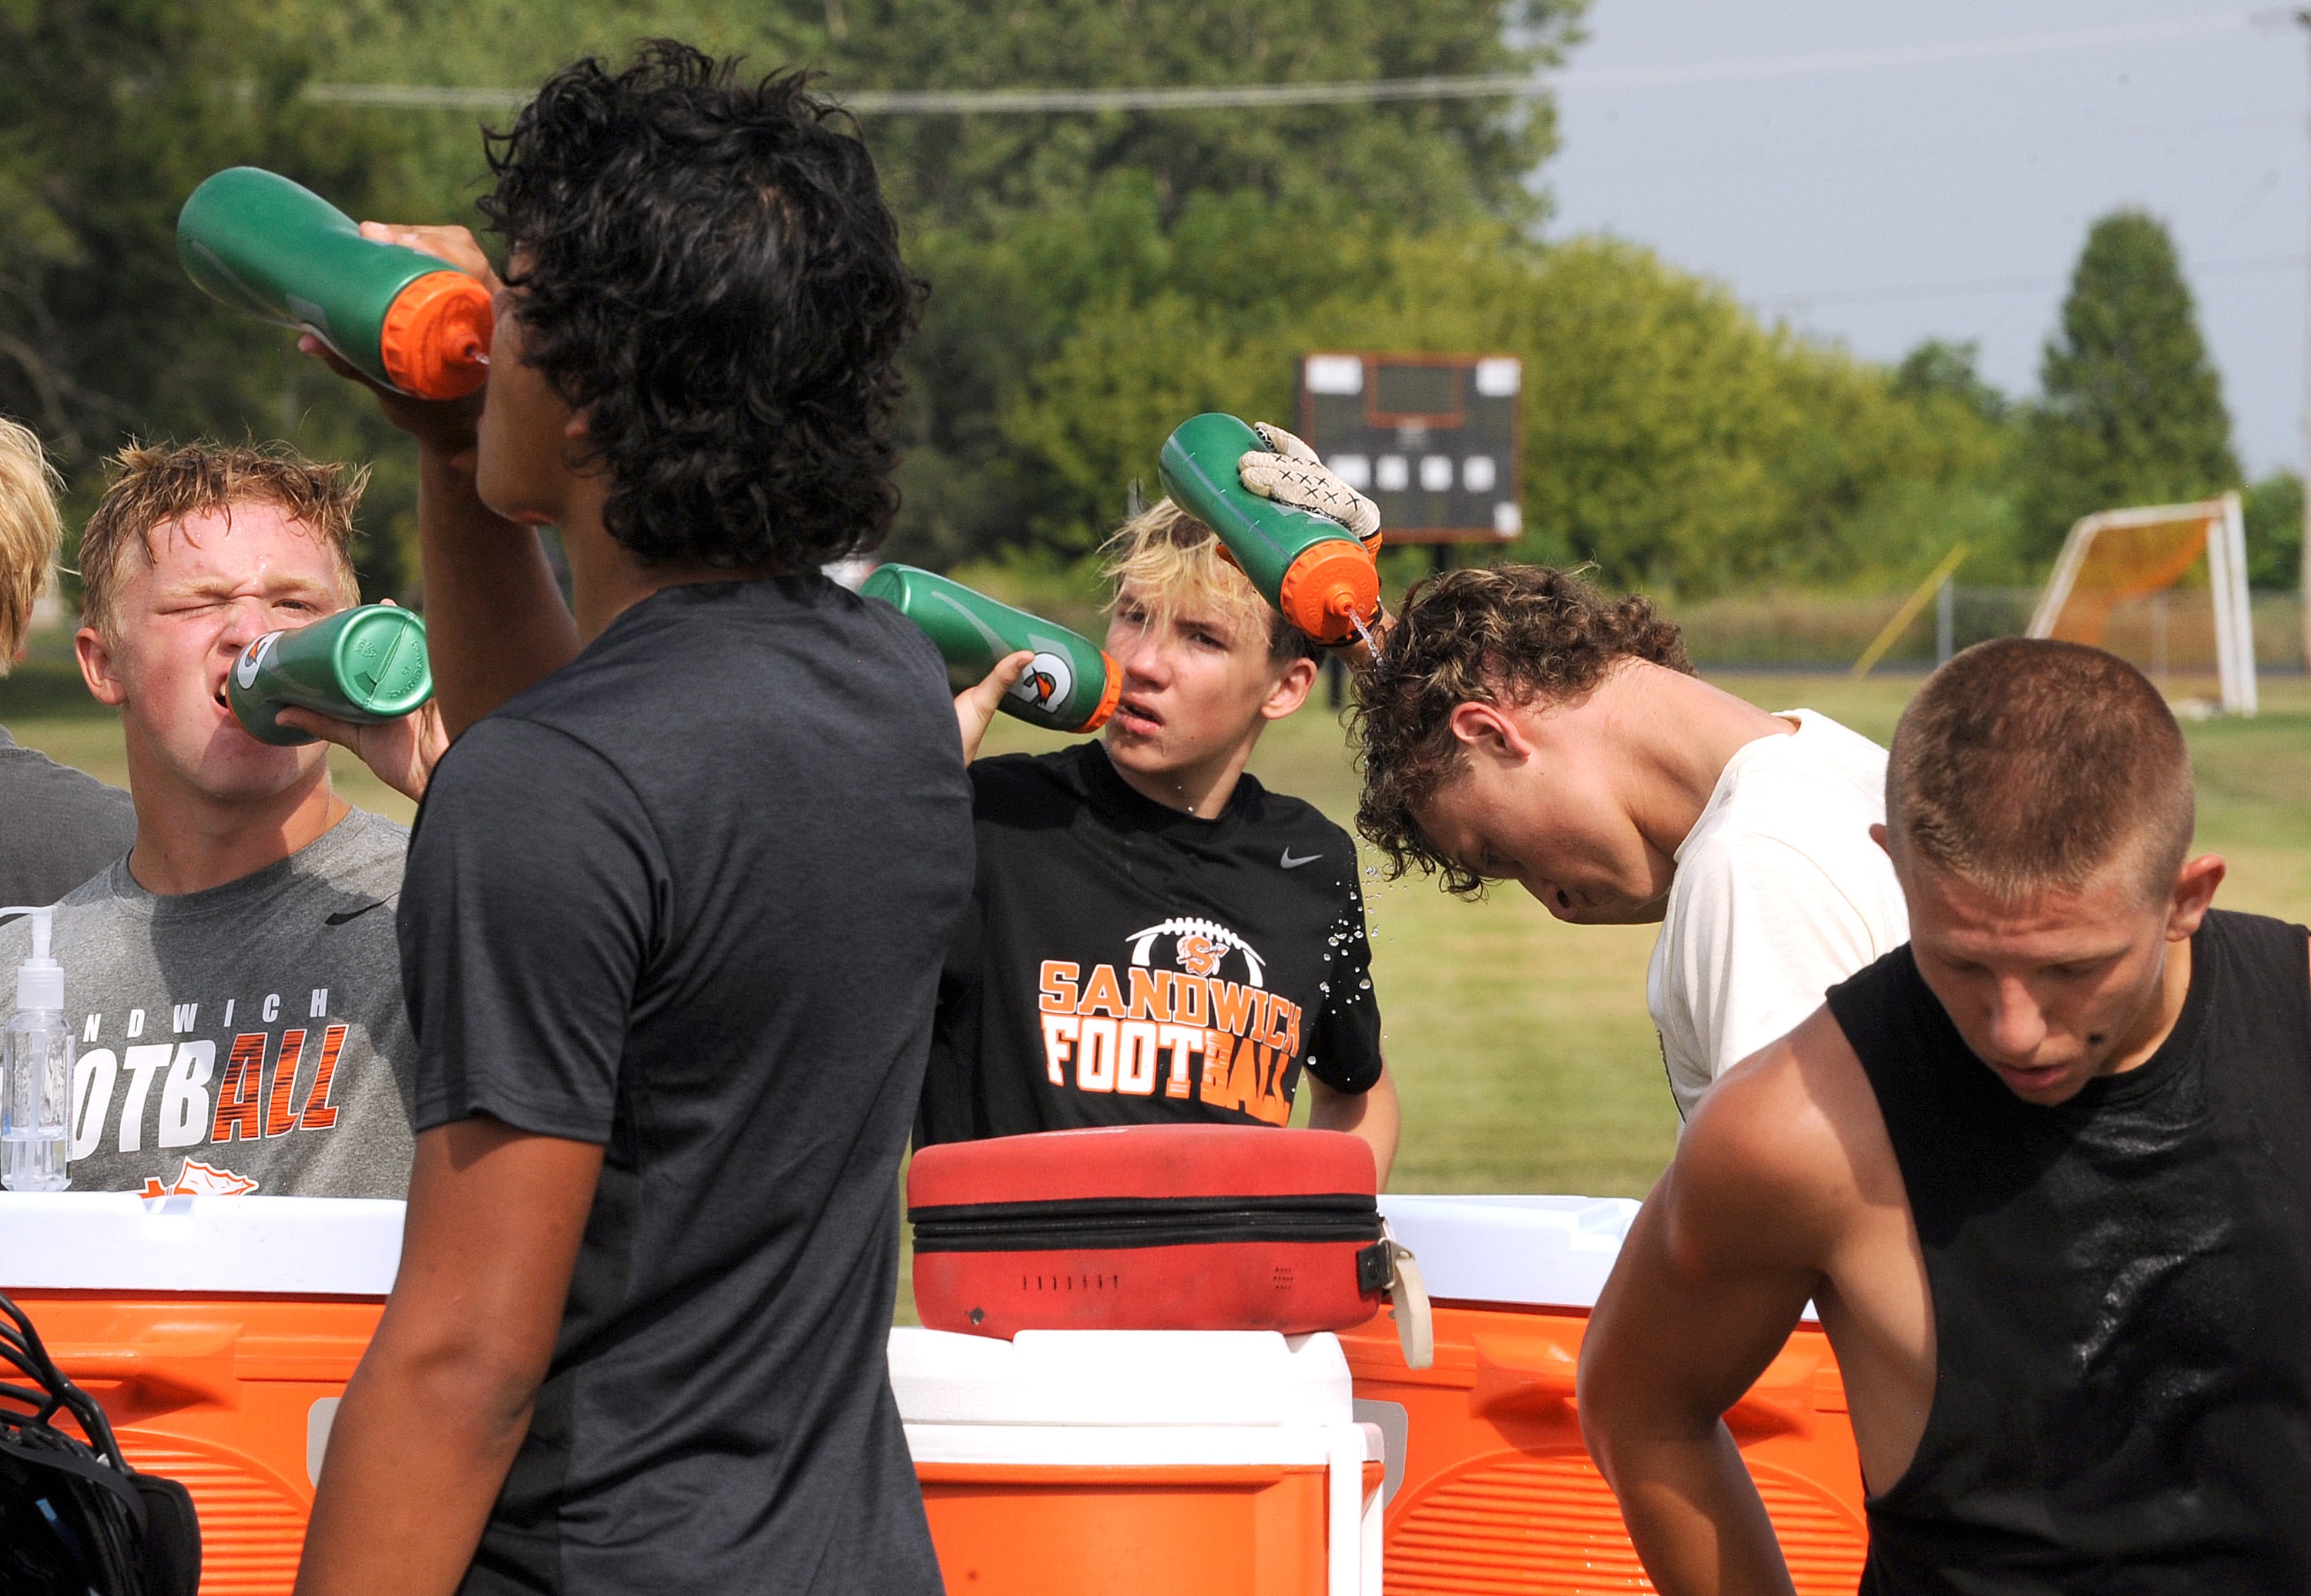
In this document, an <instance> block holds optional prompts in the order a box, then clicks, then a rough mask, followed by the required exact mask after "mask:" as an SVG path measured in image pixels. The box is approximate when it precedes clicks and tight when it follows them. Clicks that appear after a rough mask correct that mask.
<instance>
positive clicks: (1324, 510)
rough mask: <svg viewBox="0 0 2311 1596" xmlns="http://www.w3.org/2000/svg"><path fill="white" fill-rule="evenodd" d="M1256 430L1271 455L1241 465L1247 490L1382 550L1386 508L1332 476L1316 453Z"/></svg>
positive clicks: (1253, 454) (1256, 426) (1253, 456)
mask: <svg viewBox="0 0 2311 1596" xmlns="http://www.w3.org/2000/svg"><path fill="white" fill-rule="evenodd" d="M1252 430H1253V431H1254V432H1258V433H1259V434H1260V441H1261V442H1262V443H1265V444H1266V445H1268V452H1266V453H1262V452H1261V451H1260V450H1259V449H1250V450H1247V451H1246V452H1245V454H1244V456H1243V458H1242V459H1240V460H1238V461H1236V463H1235V474H1236V476H1237V477H1238V479H1239V480H1241V481H1242V482H1243V485H1244V486H1245V487H1246V488H1247V489H1249V490H1250V491H1251V492H1252V493H1258V494H1259V495H1260V497H1261V498H1263V499H1273V500H1275V501H1276V502H1278V504H1289V505H1292V506H1293V507H1294V508H1295V509H1299V510H1308V511H1310V512H1312V514H1316V515H1320V516H1322V517H1324V518H1325V519H1328V520H1334V521H1338V522H1339V523H1340V525H1341V526H1343V527H1346V528H1347V529H1348V530H1349V531H1350V532H1351V533H1353V534H1354V535H1355V536H1356V538H1357V539H1358V540H1359V541H1360V542H1362V543H1363V544H1364V545H1365V547H1366V548H1377V547H1379V546H1380V506H1379V505H1377V504H1374V502H1373V501H1371V500H1369V499H1367V498H1365V496H1364V495H1363V494H1362V493H1357V492H1356V489H1354V488H1352V487H1350V486H1349V485H1348V484H1347V483H1345V482H1342V481H1341V480H1340V479H1339V477H1338V476H1336V475H1333V474H1332V470H1331V467H1329V466H1327V465H1325V464H1324V462H1323V460H1322V459H1321V458H1320V457H1319V456H1318V455H1317V453H1316V451H1315V450H1314V449H1311V448H1309V447H1308V446H1307V445H1306V444H1304V443H1303V442H1301V441H1300V440H1299V439H1297V438H1295V437H1294V436H1293V435H1292V434H1291V433H1289V432H1286V431H1285V430H1284V429H1283V428H1282V427H1274V426H1270V425H1269V424H1268V423H1266V422H1264V421H1263V422H1255V423H1252Z"/></svg>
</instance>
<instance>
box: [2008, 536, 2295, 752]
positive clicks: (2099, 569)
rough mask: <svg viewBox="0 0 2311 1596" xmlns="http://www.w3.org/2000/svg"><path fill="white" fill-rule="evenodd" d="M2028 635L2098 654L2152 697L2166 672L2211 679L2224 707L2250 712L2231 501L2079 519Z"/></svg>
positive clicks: (2240, 548) (2246, 631) (2241, 539)
mask: <svg viewBox="0 0 2311 1596" xmlns="http://www.w3.org/2000/svg"><path fill="white" fill-rule="evenodd" d="M2030 635H2031V636H2032V637H2054V638H2061V639H2062V640H2063V641H2067V642H2078V643H2091V644H2092V645H2094V646H2095V647H2096V648H2098V649H2108V650H2111V651H2112V652H2113V653H2115V654H2118V655H2121V656H2123V657H2124V658H2127V659H2130V660H2132V661H2133V662H2134V664H2136V665H2137V666H2139V667H2141V668H2142V669H2143V670H2144V671H2145V672H2147V673H2148V674H2149V675H2150V678H2151V679H2152V680H2153V681H2155V682H2157V683H2158V685H2159V686H2160V688H2161V690H2162V691H2163V690H2166V689H2167V684H2168V682H2169V681H2170V680H2171V679H2172V678H2174V677H2176V676H2205V675H2209V674H2211V675H2212V676H2214V677H2215V681H2216V685H2217V687H2218V690H2219V698H2220V701H2221V703H2222V707H2223V708H2224V710H2225V711H2228V712H2229V713H2231V714H2235V715H2252V714H2254V712H2255V685H2254V632H2253V630H2252V627H2251V625H2250V623H2249V620H2248V612H2247V591H2246V524H2245V522H2244V521H2243V519H2241V517H2240V513H2239V497H2238V495H2237V493H2225V494H2224V495H2223V496H2222V497H2221V498H2219V499H2208V500H2203V501H2200V502H2198V503H2195V504H2157V505H2151V506H2149V507H2147V508H2144V509H2140V510H2098V511H2097V512H2096V513H2095V514H2093V515H2090V516H2087V517H2085V518H2084V519H2081V520H2080V521H2079V523H2078V524H2077V525H2076V526H2074V527H2072V528H2071V534H2070V536H2068V537H2067V538H2065V539H2063V541H2062V554H2061V556H2060V557H2059V558H2058V559H2056V560H2055V562H2054V575H2053V576H2051V577H2049V578H2048V579H2047V580H2046V590H2045V592H2044V593H2042V594H2041V595H2039V597H2038V607H2037V610H2036V613H2035V614H2033V615H2031V617H2030Z"/></svg>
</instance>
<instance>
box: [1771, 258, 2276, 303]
mask: <svg viewBox="0 0 2311 1596" xmlns="http://www.w3.org/2000/svg"><path fill="white" fill-rule="evenodd" d="M2305 266H2311V255H2299V254H2298V255H2261V256H2254V257H2247V258H2245V259H2240V260H2214V261H2209V262H2207V263H2206V264H2205V265H2203V266H2193V267H2191V268H2189V270H2188V271H2187V272H2186V273H2185V275H2198V276H2216V275H2230V274H2232V273H2234V272H2276V271H2282V270H2284V271H2301V270H2302V269H2303V268H2304V267H2305ZM2069 283H2070V279H2069V278H2067V277H2057V276H2045V275H2041V276H2031V277H1978V278H1975V279H1972V280H1971V281H1962V282H1954V283H1901V284H1894V285H1889V286H1887V287H1882V288H1824V289H1813V290H1808V291H1806V292H1800V293H1776V294H1767V295H1764V296H1762V297H1760V298H1759V300H1758V301H1757V302H1758V303H1760V304H1764V305H1787V306H1791V307H1793V308H1795V309H1797V310H1812V309H1813V308H1814V307H1816V306H1818V305H1867V304H1891V303H1895V302H1897V301H1903V300H1939V299H1971V298H1977V297H1983V296H1987V295H1993V294H2001V293H2021V292H2032V293H2041V292H2045V291H2046V290H2047V289H2050V288H2063V287H2067V286H2068V285H2069Z"/></svg>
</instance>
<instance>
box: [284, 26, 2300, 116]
mask: <svg viewBox="0 0 2311 1596" xmlns="http://www.w3.org/2000/svg"><path fill="white" fill-rule="evenodd" d="M2286 15H2287V13H2284V12H2209V13H2200V14H2198V15H2194V16H2187V17H2171V18H2168V19H2166V20H2164V21H2161V22H2129V23H2122V24H2118V25H2115V26H2111V27H2102V28H2073V29H2068V30H2063V31H2050V32H2038V33H2019V34H2008V35H2005V36H2002V37H2000V38H1995V39H1958V40H1954V41H1950V42H1947V43H1942V44H1928V45H1905V46H1897V47H1895V48H1887V49H1872V50H1830V51H1817V52H1815V53H1812V54H1810V55H1802V56H1783V57H1760V58H1755V59H1750V60H1745V61H1743V60H1737V61H1697V62H1687V63H1683V64H1680V65H1661V66H1630V67H1604V68H1586V69H1583V68H1576V69H1574V70H1572V71H1567V72H1559V73H1555V74H1526V73H1493V74H1480V75H1477V76H1472V77H1409V78H1374V79H1368V80H1365V81H1362V82H1353V83H1223V84H1208V85H1182V86H1174V87H1160V88H1159V87H1148V88H1108V89H1052V88H1013V89H859V90H854V91H852V92H850V93H848V94H842V95H841V96H840V98H841V99H842V103H843V104H844V105H846V106H847V107H849V108H850V109H851V110H853V111H857V112H859V113H861V114H863V115H880V116H927V115H966V116H985V115H1007V114H1016V113H1021V112H1043V113H1054V112H1056V113H1086V112H1098V111H1129V110H1140V111H1147V110H1157V111H1160V110H1228V109H1254V108H1258V107H1264V106H1295V105H1348V104H1371V103H1376V102H1385V101H1392V100H1496V99H1512V100H1519V99H1533V98H1537V97H1539V96H1541V95H1546V94H1550V93H1556V92H1566V91H1570V92H1583V91H1589V90H1598V89H1645V88H1663V87H1672V86H1677V85H1683V84H1690V83H1746V82H1754V81H1756V80H1757V79H1761V78H1777V77H1814V76H1821V75H1826V74H1836V73H1843V72H1856V71H1866V70H1877V69H1883V68H1887V67H1900V66H1926V65H1940V64H1941V63H1945V62H1952V61H1984V60H1993V59H1999V58H2003V57H2016V56H2030V55H2043V54H2045V53H2047V52H2049V51H2056V50H2071V49H2082V48H2093V47H2097V46H2104V45H2118V44H2151V43H2162V42H2166V41H2169V40H2174V39H2192V38H2198V37H2202V36H2205V35H2209V34H2216V33H2227V32H2234V31H2239V30H2242V29H2246V28H2251V27H2261V26H2265V25H2267V24H2269V23H2271V22H2272V21H2274V20H2279V21H2284V20H2285V18H2286ZM304 96H305V98H306V99H308V100H314V101H317V102H318V103H320V104H324V105H347V106H363V107H373V108H378V109H397V110H466V111H505V110H510V109H514V108H516V107H518V106H519V105H521V104H522V103H523V102H524V101H525V100H528V98H529V91H528V90H522V89H490V88H459V87H455V86H450V85H445V84H433V83H308V84H307V85H306V86H305V89H304Z"/></svg>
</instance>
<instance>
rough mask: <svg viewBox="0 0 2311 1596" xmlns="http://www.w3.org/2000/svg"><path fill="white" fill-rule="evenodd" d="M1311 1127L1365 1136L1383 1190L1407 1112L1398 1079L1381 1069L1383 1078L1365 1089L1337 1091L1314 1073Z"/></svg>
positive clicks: (1309, 1098) (1310, 1110) (1310, 1083)
mask: <svg viewBox="0 0 2311 1596" xmlns="http://www.w3.org/2000/svg"><path fill="white" fill-rule="evenodd" d="M1308 1089H1309V1090H1308V1128H1309V1129H1312V1130H1340V1131H1345V1132H1347V1134H1348V1135H1350V1136H1354V1137H1359V1138H1362V1139H1363V1140H1364V1141H1365V1144H1366V1145H1367V1146H1369V1147H1371V1148H1372V1154H1373V1167H1374V1171H1375V1172H1376V1173H1378V1175H1379V1177H1380V1182H1379V1183H1380V1188H1381V1190H1383V1191H1384V1190H1387V1189H1388V1172H1389V1169H1390V1166H1391V1165H1392V1164H1395V1162H1396V1143H1397V1137H1398V1134H1399V1132H1400V1129H1402V1121H1403V1116H1402V1112H1401V1111H1400V1109H1399V1107H1398V1106H1397V1100H1396V1081H1395V1079H1394V1077H1391V1075H1390V1074H1389V1073H1388V1070H1387V1068H1386V1066H1382V1069H1381V1077H1380V1079H1378V1080H1376V1081H1374V1083H1373V1085H1372V1088H1371V1090H1369V1091H1365V1092H1336V1091H1334V1090H1333V1089H1332V1088H1331V1087H1330V1086H1326V1085H1325V1084H1324V1083H1323V1082H1321V1081H1320V1080H1317V1079H1316V1078H1315V1077H1309V1081H1308Z"/></svg>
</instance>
